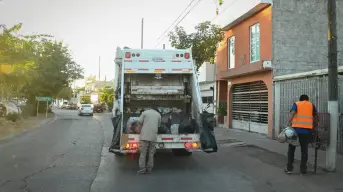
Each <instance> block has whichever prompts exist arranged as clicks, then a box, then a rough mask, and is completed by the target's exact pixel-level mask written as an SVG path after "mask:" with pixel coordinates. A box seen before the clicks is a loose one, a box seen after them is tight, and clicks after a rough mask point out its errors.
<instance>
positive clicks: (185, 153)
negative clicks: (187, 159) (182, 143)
mask: <svg viewBox="0 0 343 192" xmlns="http://www.w3.org/2000/svg"><path fill="white" fill-rule="evenodd" d="M172 152H173V154H174V156H178V157H182V156H191V155H192V152H189V151H187V150H186V149H173V150H172Z"/></svg>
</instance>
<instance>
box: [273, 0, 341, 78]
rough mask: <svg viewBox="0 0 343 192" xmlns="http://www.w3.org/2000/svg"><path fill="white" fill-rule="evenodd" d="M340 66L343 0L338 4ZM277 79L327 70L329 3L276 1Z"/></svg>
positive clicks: (323, 0) (275, 49)
mask: <svg viewBox="0 0 343 192" xmlns="http://www.w3.org/2000/svg"><path fill="white" fill-rule="evenodd" d="M337 22H338V24H337V31H338V47H339V52H338V63H339V65H343V64H342V63H343V0H337ZM272 29H273V34H272V42H273V60H272V61H273V62H272V65H273V69H274V70H273V71H274V76H279V75H286V74H292V73H299V72H305V71H311V70H315V69H323V68H327V63H328V62H327V53H328V46H327V44H328V43H327V39H328V38H327V36H328V35H327V33H328V19H327V1H326V0H301V1H299V0H273V14H272Z"/></svg>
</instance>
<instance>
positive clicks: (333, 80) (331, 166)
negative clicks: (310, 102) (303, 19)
mask: <svg viewBox="0 0 343 192" xmlns="http://www.w3.org/2000/svg"><path fill="white" fill-rule="evenodd" d="M327 8H328V75H329V82H328V84H329V102H328V111H329V113H330V142H329V146H328V149H327V151H326V169H327V170H328V171H335V169H336V155H337V131H338V122H339V114H338V80H337V29H336V25H337V23H336V0H328V7H327Z"/></svg>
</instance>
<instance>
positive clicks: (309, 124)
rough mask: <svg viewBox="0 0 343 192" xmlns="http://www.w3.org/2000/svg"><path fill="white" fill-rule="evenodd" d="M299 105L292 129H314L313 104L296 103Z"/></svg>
mask: <svg viewBox="0 0 343 192" xmlns="http://www.w3.org/2000/svg"><path fill="white" fill-rule="evenodd" d="M295 104H296V105H297V113H296V114H295V116H294V118H293V120H292V127H297V128H306V129H312V128H313V104H312V103H311V102H309V101H298V102H295Z"/></svg>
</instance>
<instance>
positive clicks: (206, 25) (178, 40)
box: [169, 21, 224, 70]
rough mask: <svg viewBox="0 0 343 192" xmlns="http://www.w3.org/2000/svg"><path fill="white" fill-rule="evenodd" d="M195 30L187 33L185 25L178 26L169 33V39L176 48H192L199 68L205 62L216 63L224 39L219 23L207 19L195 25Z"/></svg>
mask: <svg viewBox="0 0 343 192" xmlns="http://www.w3.org/2000/svg"><path fill="white" fill-rule="evenodd" d="M195 30H196V31H195V32H194V33H191V34H187V33H186V31H185V29H184V28H183V27H176V29H175V31H174V32H171V33H169V41H170V43H171V45H172V46H173V47H174V48H176V49H188V48H191V49H192V54H193V59H194V60H195V64H196V67H197V70H198V69H199V67H200V66H201V65H202V64H203V63H204V62H210V63H214V59H215V55H216V50H217V46H218V43H219V42H220V41H222V40H223V38H224V33H223V32H222V31H221V28H220V27H219V26H217V25H213V24H211V22H210V21H205V22H203V23H200V24H198V25H197V26H196V27H195Z"/></svg>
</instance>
